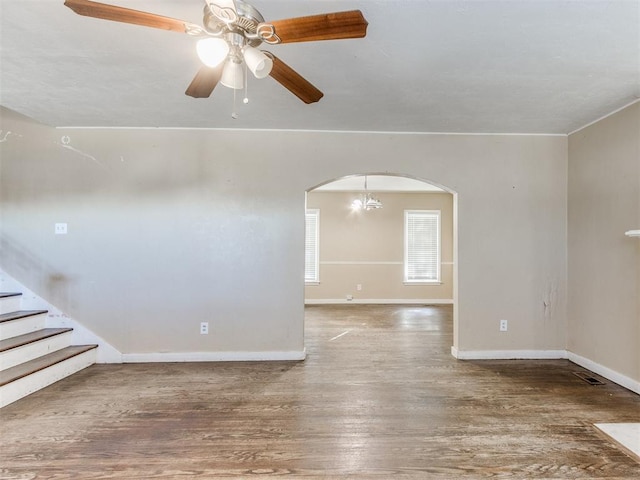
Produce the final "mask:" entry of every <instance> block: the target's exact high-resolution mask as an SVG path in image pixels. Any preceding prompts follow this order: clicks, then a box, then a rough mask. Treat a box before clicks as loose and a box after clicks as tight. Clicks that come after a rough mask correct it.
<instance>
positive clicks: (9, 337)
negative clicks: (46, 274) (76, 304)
mask: <svg viewBox="0 0 640 480" xmlns="http://www.w3.org/2000/svg"><path fill="white" fill-rule="evenodd" d="M21 295H22V294H21V293H2V292H0V408H2V407H4V406H6V405H9V404H10V403H13V402H15V401H16V400H19V399H20V398H22V397H26V396H27V395H29V394H31V393H33V392H35V391H37V390H40V389H42V388H44V387H46V386H47V385H51V384H52V383H54V382H57V381H58V380H61V379H63V378H64V377H67V376H69V375H71V374H73V373H75V372H77V371H79V370H82V369H83V368H86V367H88V366H89V365H92V364H94V363H95V362H96V348H97V347H98V346H97V345H71V335H72V333H71V332H72V330H73V329H71V328H45V322H46V315H47V311H46V310H21V309H20V308H21Z"/></svg>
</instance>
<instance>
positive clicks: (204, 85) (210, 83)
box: [184, 62, 224, 98]
mask: <svg viewBox="0 0 640 480" xmlns="http://www.w3.org/2000/svg"><path fill="white" fill-rule="evenodd" d="M223 69H224V62H223V63H222V64H220V65H219V66H217V67H213V68H211V67H202V68H200V70H198V73H196V76H195V77H194V78H193V80H192V81H191V84H189V86H188V87H187V91H186V92H184V93H186V94H187V95H189V96H190V97H193V98H208V97H209V95H211V92H213V89H214V88H216V85H218V82H219V81H220V77H222V70H223Z"/></svg>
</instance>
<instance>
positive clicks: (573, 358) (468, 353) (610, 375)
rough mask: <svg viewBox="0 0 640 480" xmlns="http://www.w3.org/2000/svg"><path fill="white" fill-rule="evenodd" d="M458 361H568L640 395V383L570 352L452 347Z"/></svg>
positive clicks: (453, 354) (452, 353)
mask: <svg viewBox="0 0 640 480" xmlns="http://www.w3.org/2000/svg"><path fill="white" fill-rule="evenodd" d="M451 355H452V356H454V357H455V358H457V359H458V360H555V359H567V360H569V361H570V362H573V363H575V364H576V365H580V366H581V367H583V368H586V369H587V370H589V371H591V372H593V373H597V374H598V375H600V376H602V377H604V378H606V379H607V380H611V381H612V382H613V383H617V384H618V385H620V386H621V387H624V388H626V389H628V390H631V391H632V392H634V393H637V394H639V395H640V382H639V381H637V380H634V379H633V378H630V377H627V376H626V375H623V374H621V373H619V372H616V371H615V370H612V369H610V368H608V367H605V366H604V365H600V364H599V363H596V362H594V361H593V360H589V359H588V358H585V357H582V356H580V355H578V354H576V353H573V352H569V351H568V350H458V349H457V348H456V347H451Z"/></svg>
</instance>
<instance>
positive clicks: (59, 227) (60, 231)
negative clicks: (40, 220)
mask: <svg viewBox="0 0 640 480" xmlns="http://www.w3.org/2000/svg"><path fill="white" fill-rule="evenodd" d="M53 231H54V233H55V234H56V235H66V234H67V224H66V223H56V225H55V228H54V230H53Z"/></svg>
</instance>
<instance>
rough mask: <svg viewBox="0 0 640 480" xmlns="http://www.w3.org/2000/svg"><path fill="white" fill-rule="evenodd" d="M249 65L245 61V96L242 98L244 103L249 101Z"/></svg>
mask: <svg viewBox="0 0 640 480" xmlns="http://www.w3.org/2000/svg"><path fill="white" fill-rule="evenodd" d="M248 70H249V67H248V66H247V62H244V98H243V99H242V103H244V104H245V105H246V104H247V103H249V78H248V77H249V75H248Z"/></svg>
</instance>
